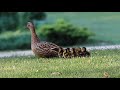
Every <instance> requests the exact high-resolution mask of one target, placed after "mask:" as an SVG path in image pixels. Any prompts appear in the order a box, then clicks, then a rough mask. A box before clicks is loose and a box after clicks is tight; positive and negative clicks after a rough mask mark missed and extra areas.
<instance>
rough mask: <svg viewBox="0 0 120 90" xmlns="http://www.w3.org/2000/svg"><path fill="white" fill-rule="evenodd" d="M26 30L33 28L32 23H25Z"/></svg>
mask: <svg viewBox="0 0 120 90" xmlns="http://www.w3.org/2000/svg"><path fill="white" fill-rule="evenodd" d="M27 28H28V29H30V30H31V29H33V28H34V24H33V23H32V22H28V23H27Z"/></svg>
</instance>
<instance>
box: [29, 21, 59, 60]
mask: <svg viewBox="0 0 120 90" xmlns="http://www.w3.org/2000/svg"><path fill="white" fill-rule="evenodd" d="M27 27H28V29H29V30H30V31H31V49H32V51H33V52H34V54H35V55H36V56H38V57H47V58H49V57H58V52H57V51H55V50H53V49H54V48H59V46H58V45H56V44H54V43H51V42H41V41H40V39H39V38H38V36H37V34H36V32H35V27H34V24H33V23H32V22H28V24H27Z"/></svg>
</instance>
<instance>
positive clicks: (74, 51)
mask: <svg viewBox="0 0 120 90" xmlns="http://www.w3.org/2000/svg"><path fill="white" fill-rule="evenodd" d="M58 56H59V57H60V58H72V57H90V52H88V51H87V50H86V47H82V48H62V47H60V48H59V50H58Z"/></svg>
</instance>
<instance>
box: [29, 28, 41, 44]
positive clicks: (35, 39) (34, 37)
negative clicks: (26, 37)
mask: <svg viewBox="0 0 120 90" xmlns="http://www.w3.org/2000/svg"><path fill="white" fill-rule="evenodd" d="M30 31H31V43H33V44H34V43H39V42H40V39H39V38H38V36H37V34H36V32H35V28H32V29H31V30H30Z"/></svg>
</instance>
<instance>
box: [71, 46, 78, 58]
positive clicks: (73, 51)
mask: <svg viewBox="0 0 120 90" xmlns="http://www.w3.org/2000/svg"><path fill="white" fill-rule="evenodd" d="M71 57H77V53H76V48H71Z"/></svg>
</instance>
